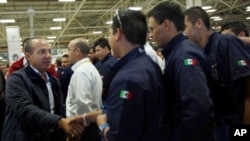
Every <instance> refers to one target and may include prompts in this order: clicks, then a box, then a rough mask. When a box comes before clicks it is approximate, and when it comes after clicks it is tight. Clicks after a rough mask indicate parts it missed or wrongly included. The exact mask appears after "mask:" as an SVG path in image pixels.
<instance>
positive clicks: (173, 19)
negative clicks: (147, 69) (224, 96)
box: [148, 1, 213, 141]
mask: <svg viewBox="0 0 250 141" xmlns="http://www.w3.org/2000/svg"><path fill="white" fill-rule="evenodd" d="M148 17H149V20H148V25H149V30H150V36H151V37H152V38H153V41H155V43H156V44H157V46H158V47H159V48H162V54H163V55H164V57H165V69H164V74H163V75H164V82H165V83H164V84H165V85H164V86H165V88H166V96H167V99H166V101H167V106H166V107H168V110H167V111H166V116H167V117H168V118H167V119H166V124H167V126H168V129H169V132H166V134H169V135H170V138H171V139H170V140H171V141H210V137H211V130H212V123H213V105H212V100H211V98H210V95H209V93H210V91H209V89H208V86H207V79H206V68H207V59H206V56H205V54H204V53H203V51H202V50H201V49H200V48H199V47H198V46H197V45H196V44H194V43H192V42H190V41H189V40H188V39H187V37H186V36H184V35H183V30H184V15H183V12H182V9H181V7H180V6H179V5H178V4H176V3H174V2H170V1H166V2H162V3H160V4H158V5H156V6H155V7H154V8H153V9H152V10H150V12H149V13H148Z"/></svg>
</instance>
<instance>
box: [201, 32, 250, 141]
mask: <svg viewBox="0 0 250 141" xmlns="http://www.w3.org/2000/svg"><path fill="white" fill-rule="evenodd" d="M205 52H206V54H207V56H208V60H209V66H210V69H209V71H210V77H209V79H210V87H211V90H212V98H213V101H214V107H215V108H214V109H215V120H216V127H223V126H226V125H240V124H241V123H242V118H243V113H244V98H245V81H244V78H245V77H247V76H250V64H249V62H250V54H249V48H248V47H247V46H245V44H244V43H243V42H242V41H241V40H240V39H238V38H237V37H234V36H231V35H222V34H219V33H213V34H212V35H211V36H210V37H209V39H208V43H207V45H206V47H205ZM218 129H219V128H218ZM219 130H220V129H219ZM222 131H223V130H222ZM226 132H227V130H226V128H224V133H218V134H217V136H216V138H217V139H218V140H222V141H224V140H228V136H229V135H228V133H226ZM223 134H224V135H225V136H224V135H223ZM220 136H222V137H220Z"/></svg>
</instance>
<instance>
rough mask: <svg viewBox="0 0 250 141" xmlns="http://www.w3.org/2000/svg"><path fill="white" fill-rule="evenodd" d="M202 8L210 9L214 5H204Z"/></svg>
mask: <svg viewBox="0 0 250 141" xmlns="http://www.w3.org/2000/svg"><path fill="white" fill-rule="evenodd" d="M201 8H202V9H204V10H208V9H211V8H212V6H202V7H201Z"/></svg>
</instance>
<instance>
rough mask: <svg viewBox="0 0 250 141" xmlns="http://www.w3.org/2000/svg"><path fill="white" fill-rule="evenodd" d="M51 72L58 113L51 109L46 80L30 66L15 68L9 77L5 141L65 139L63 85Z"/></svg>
mask: <svg viewBox="0 0 250 141" xmlns="http://www.w3.org/2000/svg"><path fill="white" fill-rule="evenodd" d="M48 75H49V79H50V82H51V89H52V91H53V96H54V104H55V109H54V114H51V113H50V103H49V98H48V90H47V86H46V82H45V80H43V79H42V78H41V76H40V75H39V74H37V73H36V72H35V71H34V70H33V69H32V68H31V67H30V66H27V67H25V68H24V69H21V70H20V71H16V72H14V73H13V74H12V75H11V76H10V77H9V78H8V80H7V83H6V94H5V100H6V113H5V117H6V119H5V122H4V128H3V133H2V141H52V140H63V139H64V134H63V132H61V131H59V130H58V122H59V120H60V119H61V117H62V111H63V108H62V96H61V90H60V85H59V82H58V80H57V79H56V78H54V77H53V76H52V75H50V74H49V73H48ZM53 137H56V139H55V138H53ZM60 138H61V139H60Z"/></svg>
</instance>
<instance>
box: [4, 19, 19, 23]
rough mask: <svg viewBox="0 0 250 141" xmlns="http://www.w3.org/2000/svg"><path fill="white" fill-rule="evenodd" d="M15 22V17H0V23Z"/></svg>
mask: <svg viewBox="0 0 250 141" xmlns="http://www.w3.org/2000/svg"><path fill="white" fill-rule="evenodd" d="M14 22H16V21H15V19H2V20H0V23H14Z"/></svg>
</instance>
